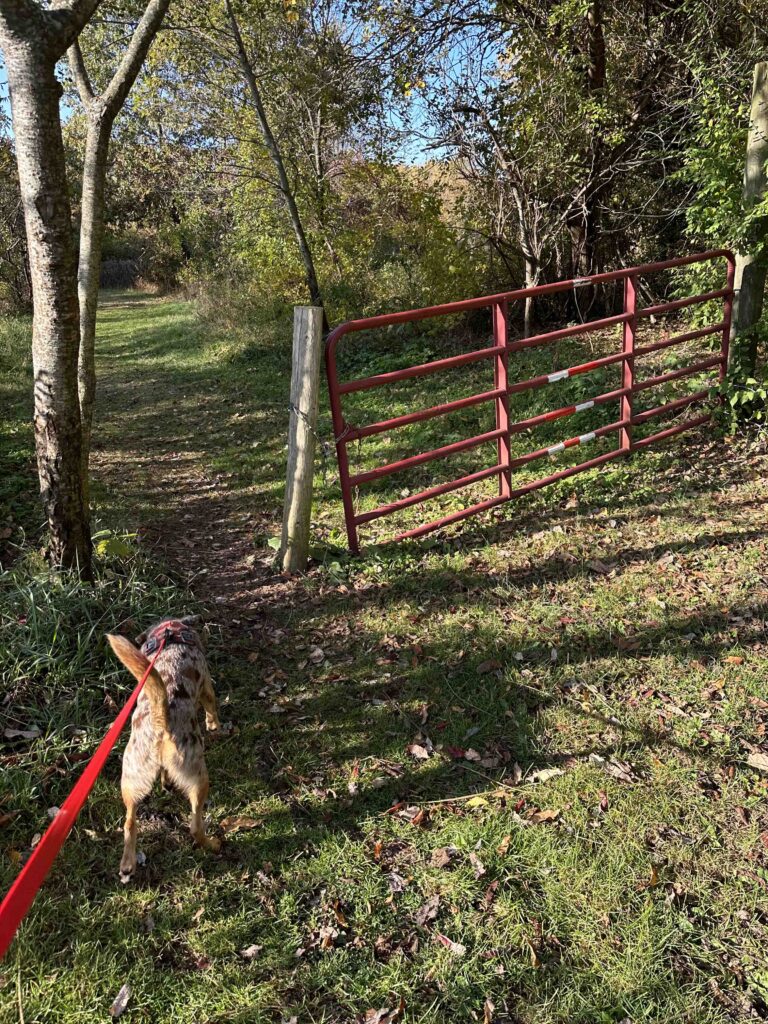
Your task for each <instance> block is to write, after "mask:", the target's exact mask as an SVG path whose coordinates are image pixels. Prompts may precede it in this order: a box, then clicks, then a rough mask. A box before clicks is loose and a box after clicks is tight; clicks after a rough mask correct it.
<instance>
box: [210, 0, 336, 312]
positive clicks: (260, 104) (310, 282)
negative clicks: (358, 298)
mask: <svg viewBox="0 0 768 1024" xmlns="http://www.w3.org/2000/svg"><path fill="white" fill-rule="evenodd" d="M225 4H226V9H227V18H228V20H229V26H230V29H231V31H232V38H233V40H234V44H235V48H236V51H237V57H238V60H239V62H240V67H241V68H242V73H243V77H244V79H245V81H246V83H247V85H248V91H249V93H250V97H251V101H252V103H253V107H254V110H255V111H256V116H257V118H258V121H259V127H260V128H261V133H262V135H263V137H264V146H265V148H266V150H267V152H268V153H269V157H270V159H271V161H272V163H273V164H274V167H275V173H276V174H277V182H278V188H279V190H280V192H281V194H282V196H283V200H284V202H285V205H286V207H287V209H288V215H289V217H290V220H291V226H292V228H293V233H294V235H295V236H296V244H297V246H298V248H299V255H300V256H301V262H302V263H303V265H304V273H305V275H306V279H307V289H308V291H309V298H310V301H311V303H312V305H313V306H320V307H323V296H322V293H321V291H320V284H319V282H318V279H317V271H316V269H315V259H314V256H313V255H312V250H311V248H310V245H309V242H308V240H307V233H306V231H305V229H304V223H303V220H302V217H301V214H300V212H299V207H298V204H297V202H296V196H295V194H294V190H293V189H292V187H291V183H290V180H289V178H288V174H287V172H286V169H285V161H284V160H283V154H282V152H281V149H280V146H279V145H278V142H277V139H276V137H275V134H274V132H273V131H272V127H271V125H270V123H269V118H268V117H267V112H266V109H265V106H264V101H263V99H262V96H261V89H260V88H259V83H258V79H257V78H256V72H255V69H254V65H253V63H252V61H251V59H250V57H249V55H248V51H247V50H246V47H245V42H244V41H243V35H242V32H241V31H240V24H239V22H238V20H237V17H236V15H235V10H234V7H233V6H232V3H231V0H225ZM323 308H324V307H323ZM324 328H325V329H326V330H327V328H328V321H327V317H326V318H325V319H324Z"/></svg>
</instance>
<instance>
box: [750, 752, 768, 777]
mask: <svg viewBox="0 0 768 1024" xmlns="http://www.w3.org/2000/svg"><path fill="white" fill-rule="evenodd" d="M747 764H748V765H749V766H750V768H757V770H758V771H761V772H768V754H763V753H761V752H760V751H757V753H754V754H750V755H749V757H748V758H747Z"/></svg>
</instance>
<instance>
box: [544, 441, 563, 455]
mask: <svg viewBox="0 0 768 1024" xmlns="http://www.w3.org/2000/svg"><path fill="white" fill-rule="evenodd" d="M564 451H565V444H564V443H563V442H562V441H561V442H560V444H553V445H552V447H551V448H547V455H557V453H558V452H564Z"/></svg>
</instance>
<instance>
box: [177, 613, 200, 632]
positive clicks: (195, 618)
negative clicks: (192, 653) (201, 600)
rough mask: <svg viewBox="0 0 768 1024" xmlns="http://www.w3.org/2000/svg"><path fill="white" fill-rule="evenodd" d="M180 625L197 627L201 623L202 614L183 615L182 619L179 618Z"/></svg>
mask: <svg viewBox="0 0 768 1024" xmlns="http://www.w3.org/2000/svg"><path fill="white" fill-rule="evenodd" d="M179 622H180V623H181V624H182V626H189V627H190V628H191V629H197V627H198V626H202V624H203V616H202V615H185V616H184V618H183V619H179Z"/></svg>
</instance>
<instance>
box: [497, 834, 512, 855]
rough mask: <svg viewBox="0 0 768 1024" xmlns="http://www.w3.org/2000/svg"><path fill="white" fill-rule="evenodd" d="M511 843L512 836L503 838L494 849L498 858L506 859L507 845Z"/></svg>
mask: <svg viewBox="0 0 768 1024" xmlns="http://www.w3.org/2000/svg"><path fill="white" fill-rule="evenodd" d="M511 841H512V836H504V838H503V839H502V840H501V842H500V843H499V845H498V846H497V847H496V853H498V855H499V856H500V857H506V855H507V850H508V849H509V844H510V842H511Z"/></svg>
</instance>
